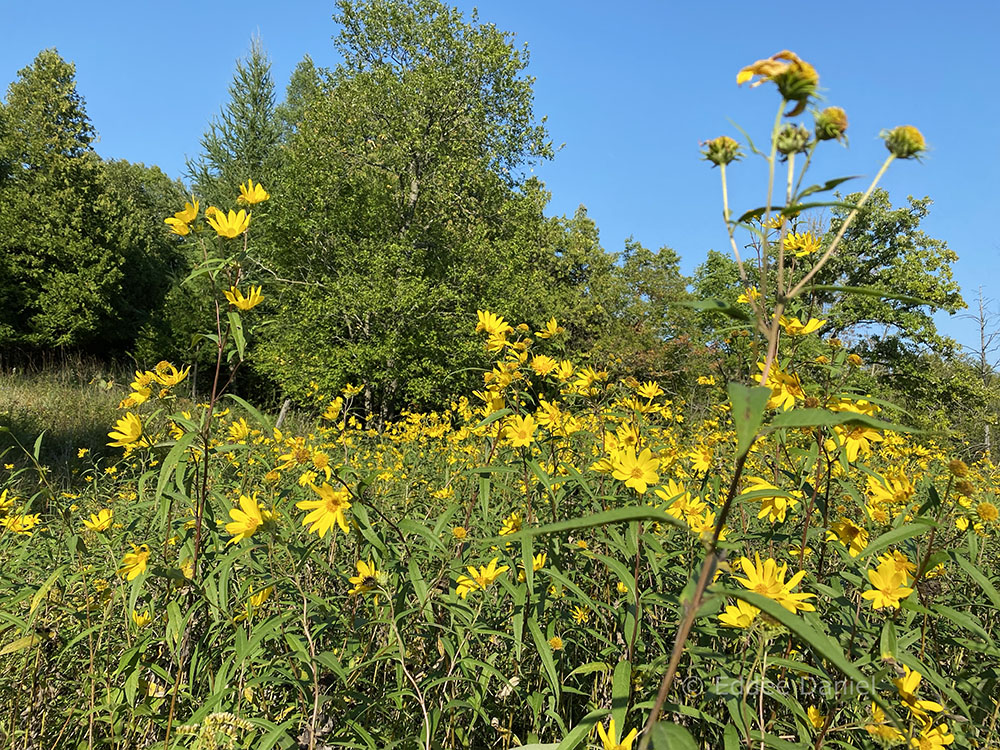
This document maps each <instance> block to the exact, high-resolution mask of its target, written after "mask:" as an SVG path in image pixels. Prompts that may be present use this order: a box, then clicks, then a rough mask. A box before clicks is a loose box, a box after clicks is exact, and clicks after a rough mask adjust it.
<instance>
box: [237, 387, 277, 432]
mask: <svg viewBox="0 0 1000 750" xmlns="http://www.w3.org/2000/svg"><path fill="white" fill-rule="evenodd" d="M226 397H227V398H231V399H232V400H233V401H235V402H236V403H237V404H239V405H240V406H242V407H243V408H244V409H246V411H247V413H248V414H249V415H250V416H252V417H253V418H254V419H255V420H257V424H259V425H260V426H261V427H264V428H266V429H267V430H270V429H271V420H269V419H268V418H267V417H265V416H264V415H263V414H261V413H260V412H259V411H258V410H257V409H256V408H254V406H253V405H252V404H250V403H249V402H248V401H245V400H244V399H242V398H240V397H239V396H235V395H233V394H232V393H227V394H226Z"/></svg>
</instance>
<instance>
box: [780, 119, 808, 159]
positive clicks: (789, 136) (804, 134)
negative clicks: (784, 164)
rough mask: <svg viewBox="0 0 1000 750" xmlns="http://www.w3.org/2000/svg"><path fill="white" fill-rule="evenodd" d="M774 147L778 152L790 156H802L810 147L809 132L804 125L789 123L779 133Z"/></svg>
mask: <svg viewBox="0 0 1000 750" xmlns="http://www.w3.org/2000/svg"><path fill="white" fill-rule="evenodd" d="M774 145H775V147H776V148H777V149H778V152H779V153H781V154H783V155H785V156H788V155H789V154H801V153H802V152H803V151H805V150H806V146H808V145H809V131H808V130H806V129H805V128H804V127H803V126H802V125H793V124H792V123H788V124H787V125H785V126H784V127H782V128H781V130H779V131H778V136H777V138H775V139H774Z"/></svg>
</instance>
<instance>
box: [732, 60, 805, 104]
mask: <svg viewBox="0 0 1000 750" xmlns="http://www.w3.org/2000/svg"><path fill="white" fill-rule="evenodd" d="M756 76H760V80H758V81H755V82H753V83H751V84H750V85H751V86H759V85H760V84H761V83H763V82H764V81H772V82H773V83H774V85H775V86H777V87H778V92H779V93H780V94H781V96H782V98H784V99H786V100H787V101H790V102H795V103H796V105H795V107H794V108H792V109H791V110H790V111H789V112H787V113H786V116H788V117H795V116H796V115H798V114H800V113H801V112H802V111H803V110H805V108H806V104H807V103H808V101H809V97H810V96H813V95H814V94H815V93H816V87H817V86H819V74H818V73H817V72H816V69H815V68H814V67H813V66H812V65H810V64H809V63H807V62H806V61H805V60H802V59H801V58H800V57H799V56H798V55H796V54H795V53H794V52H791V51H790V50H782V51H781V52H779V53H778V54H776V55H772V56H771V57H769V58H768V59H766V60H758V61H757V62H755V63H753V64H752V65H747V66H746V67H745V68H743V69H742V70H740V72H739V73H737V75H736V83H737V85H740V84H742V83H745V82H746V81H752V80H753V79H754V78H755V77H756Z"/></svg>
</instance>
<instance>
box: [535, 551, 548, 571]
mask: <svg viewBox="0 0 1000 750" xmlns="http://www.w3.org/2000/svg"><path fill="white" fill-rule="evenodd" d="M547 559H548V555H547V554H546V553H544V552H539V553H538V554H537V555H535V556H534V557H532V558H531V569H532V570H533V571H535V572H536V573H537V572H538V571H539V570H541V569H542V568H544V567H545V561H546V560H547Z"/></svg>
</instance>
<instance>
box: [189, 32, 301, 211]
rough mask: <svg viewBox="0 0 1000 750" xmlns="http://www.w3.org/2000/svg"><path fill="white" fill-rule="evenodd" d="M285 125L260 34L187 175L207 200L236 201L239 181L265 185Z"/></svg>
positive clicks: (224, 203) (238, 69)
mask: <svg viewBox="0 0 1000 750" xmlns="http://www.w3.org/2000/svg"><path fill="white" fill-rule="evenodd" d="M280 142H281V127H280V125H279V122H278V118H277V116H276V113H275V103H274V81H273V80H272V78H271V62H270V60H268V58H267V54H266V53H265V52H264V48H263V45H262V44H261V41H260V39H257V38H255V39H253V41H252V42H251V45H250V53H249V55H247V57H246V58H245V59H242V60H238V61H237V62H236V73H235V74H234V75H233V82H232V84H231V85H230V87H229V102H228V103H227V104H226V106H225V107H223V108H222V111H221V112H220V113H219V115H218V117H216V118H215V119H214V120H213V121H212V123H211V124H210V125H209V129H208V130H207V131H206V132H205V135H204V136H203V137H202V139H201V147H202V154H201V156H200V157H198V158H197V159H195V160H189V161H188V165H187V166H188V176H189V177H190V179H191V180H192V182H193V183H194V187H195V192H196V194H197V195H198V196H199V197H200V198H202V199H203V200H204V201H205V203H206V205H208V204H217V205H219V206H229V205H232V203H233V200H234V197H235V196H236V195H238V194H239V186H240V183H243V182H246V180H249V179H252V180H254V181H255V182H261V183H263V184H264V185H265V187H266V186H267V185H268V184H270V183H271V182H272V177H273V175H274V173H275V170H276V167H277V156H278V146H279V143H280Z"/></svg>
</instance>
